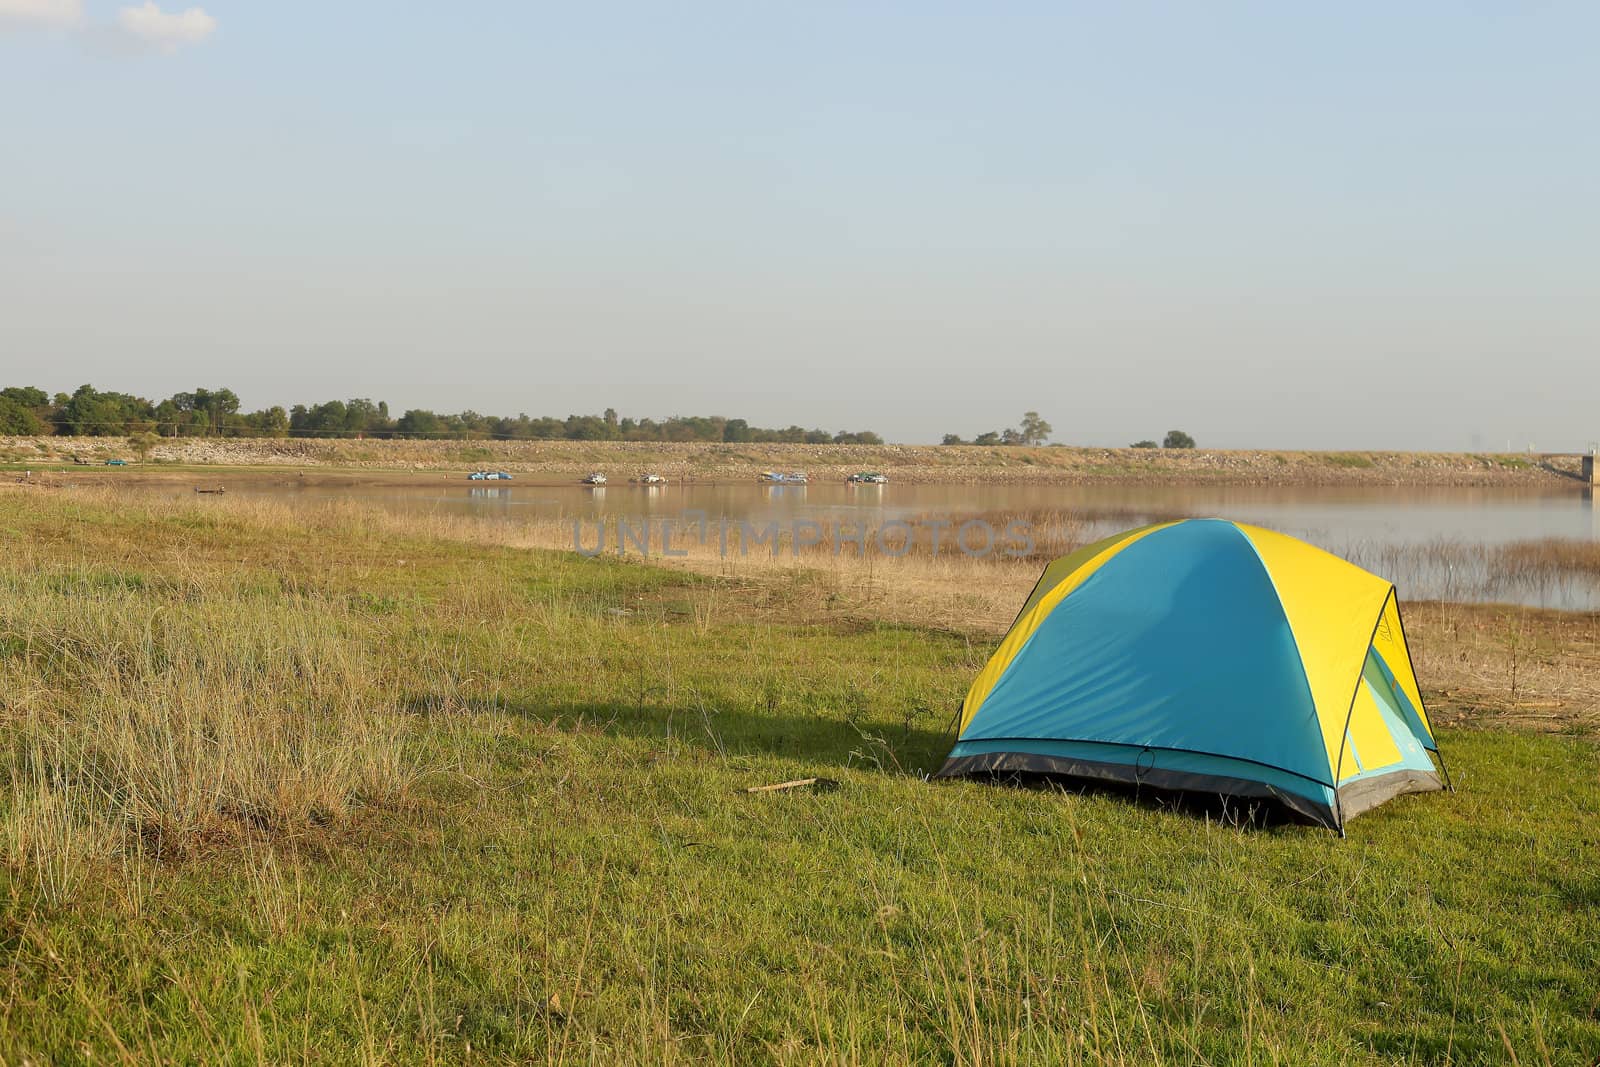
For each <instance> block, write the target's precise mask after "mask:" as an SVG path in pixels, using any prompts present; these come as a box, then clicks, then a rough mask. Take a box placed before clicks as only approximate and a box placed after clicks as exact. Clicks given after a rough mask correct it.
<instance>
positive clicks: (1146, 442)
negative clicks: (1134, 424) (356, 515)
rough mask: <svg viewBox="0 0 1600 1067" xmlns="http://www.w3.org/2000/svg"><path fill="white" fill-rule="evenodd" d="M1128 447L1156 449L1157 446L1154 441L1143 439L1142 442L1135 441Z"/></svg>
mask: <svg viewBox="0 0 1600 1067" xmlns="http://www.w3.org/2000/svg"><path fill="white" fill-rule="evenodd" d="M1128 447H1129V448H1157V447H1159V446H1158V445H1157V444H1156V443H1155V442H1154V441H1152V440H1150V439H1149V438H1145V439H1144V440H1143V441H1135V442H1134V443H1133V444H1131V445H1129V446H1128Z"/></svg>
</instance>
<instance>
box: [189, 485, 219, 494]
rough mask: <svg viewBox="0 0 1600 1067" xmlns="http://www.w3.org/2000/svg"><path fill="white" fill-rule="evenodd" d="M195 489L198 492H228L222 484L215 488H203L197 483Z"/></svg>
mask: <svg viewBox="0 0 1600 1067" xmlns="http://www.w3.org/2000/svg"><path fill="white" fill-rule="evenodd" d="M194 491H195V492H197V493H211V494H217V493H226V492H227V490H226V489H224V488H222V486H220V485H219V486H217V487H216V488H215V489H202V488H200V487H199V486H198V485H197V486H195V487H194Z"/></svg>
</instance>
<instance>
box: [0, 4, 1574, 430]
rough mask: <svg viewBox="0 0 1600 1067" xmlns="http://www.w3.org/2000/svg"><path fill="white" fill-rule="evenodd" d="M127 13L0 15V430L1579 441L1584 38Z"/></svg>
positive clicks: (955, 16) (1402, 30)
mask: <svg viewBox="0 0 1600 1067" xmlns="http://www.w3.org/2000/svg"><path fill="white" fill-rule="evenodd" d="M132 6H133V5H131V4H123V3H115V2H114V3H99V2H97V0H85V3H84V4H83V6H82V9H81V12H79V13H78V14H77V15H76V16H74V13H73V9H74V7H75V5H74V4H73V3H72V2H71V0H0V380H3V382H4V383H5V384H12V383H19V384H20V383H31V384H38V385H40V386H42V387H44V388H47V389H51V390H57V389H70V388H72V387H75V386H76V385H78V384H81V383H82V382H85V381H92V382H93V383H95V384H96V385H99V386H101V387H104V388H120V389H126V390H129V391H135V392H140V393H143V394H146V395H152V396H156V395H166V394H168V393H171V392H173V391H175V390H178V389H187V388H192V387H194V386H196V385H207V386H213V385H228V386H231V387H233V388H234V389H236V390H238V391H239V392H240V393H241V395H242V396H243V399H244V401H245V403H246V405H247V406H249V407H260V406H265V405H268V404H273V403H292V402H295V401H298V400H305V399H331V398H336V397H337V398H342V397H347V396H351V395H358V396H371V397H373V398H375V399H387V400H388V401H389V403H390V405H391V406H392V407H394V408H395V409H397V410H398V409H402V408H405V407H411V406H425V407H433V408H436V409H439V410H457V409H461V408H468V407H470V408H473V409H476V410H479V411H486V412H492V413H496V414H499V413H515V412H518V411H527V412H529V413H530V414H555V415H565V414H567V413H569V412H587V411H598V410H599V409H601V408H603V407H606V406H608V405H611V406H615V407H617V408H619V409H621V410H622V411H623V412H624V413H626V414H635V415H646V414H648V415H669V414H674V413H681V414H690V413H694V414H715V413H721V414H727V415H741V416H744V417H746V418H749V419H750V420H751V421H753V422H757V423H761V424H788V423H791V422H801V423H805V424H807V425H822V426H825V427H828V428H831V429H839V428H859V427H872V428H876V429H878V430H880V431H881V432H884V433H885V434H886V435H888V436H890V437H891V438H895V439H900V440H906V441H926V440H936V439H937V438H938V436H939V435H940V434H942V433H944V432H946V431H958V432H961V433H963V434H972V433H976V432H978V431H981V430H984V429H990V428H997V427H1000V426H1003V425H1009V424H1013V423H1014V422H1015V421H1016V419H1017V417H1018V415H1019V414H1020V413H1021V412H1022V411H1023V410H1024V409H1037V410H1039V411H1040V412H1042V413H1043V414H1044V415H1045V416H1046V417H1047V418H1048V419H1049V420H1050V421H1051V422H1052V423H1053V424H1054V425H1055V427H1056V431H1057V432H1056V437H1057V439H1060V440H1066V441H1069V442H1074V443H1096V444H1126V443H1127V442H1129V441H1132V440H1135V439H1136V438H1141V437H1157V438H1159V437H1160V436H1161V434H1162V433H1163V432H1164V431H1165V430H1167V429H1169V428H1172V427H1182V428H1185V429H1187V430H1189V431H1190V432H1191V433H1193V434H1194V435H1195V436H1196V437H1197V438H1199V439H1200V441H1201V443H1202V445H1205V444H1212V445H1217V446H1237V447H1255V446H1262V447H1267V446H1286V447H1296V446H1299V447H1349V448H1378V447H1438V448H1469V447H1494V448H1501V447H1504V446H1505V445H1506V443H1507V441H1508V440H1510V442H1511V443H1512V444H1513V445H1514V446H1515V447H1526V445H1527V444H1529V443H1535V444H1537V445H1538V446H1539V447H1540V448H1556V447H1577V446H1580V445H1582V444H1584V443H1585V442H1587V441H1589V440H1591V439H1595V438H1600V369H1597V368H1600V192H1597V190H1600V121H1597V119H1600V114H1597V110H1600V109H1597V105H1600V62H1596V43H1597V42H1600V6H1597V5H1594V4H1591V3H1582V4H1577V3H1575V4H1487V3H1477V4H1475V3H1449V4H1445V3H1439V4H1427V3H1408V4H1388V3H1383V4H1379V3H1371V4H1360V3H1356V4H1339V5H1307V4H1269V3H1260V4H1248V5H1246V4H1225V3H1205V4H1194V3H1171V4H1138V3H1128V4H1122V3H1116V4H1112V3H1105V4H1096V5H1079V4H1061V3H1049V4H1045V3H1038V4H1034V3H1028V4H1009V5H979V4H937V3H915V4H912V3H905V4H873V5H867V4H826V3H812V4H790V5H786V6H780V5H767V4H760V5H757V4H748V3H727V4H711V3H690V2H685V3H675V4H659V3H653V4H639V5H631V4H615V5H586V4H534V3H503V4H409V3H376V2H357V0H340V2H337V3H303V2H298V0H271V2H261V0H256V2H253V3H238V2H229V0H206V2H205V3H204V4H203V5H202V10H198V11H193V12H191V13H190V16H189V21H187V22H179V21H177V20H176V19H173V20H164V19H162V18H161V16H162V15H174V16H177V15H179V14H180V13H181V10H182V9H180V7H179V6H176V5H172V4H166V5H165V6H164V10H161V9H155V8H148V7H147V8H145V9H143V12H142V17H143V21H141V20H140V19H141V12H138V11H135V12H131V13H128V14H126V15H124V13H123V12H122V9H123V8H125V7H132ZM130 20H131V21H130Z"/></svg>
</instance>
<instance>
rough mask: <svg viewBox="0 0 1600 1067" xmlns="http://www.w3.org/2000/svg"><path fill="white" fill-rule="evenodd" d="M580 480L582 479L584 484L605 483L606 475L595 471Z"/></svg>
mask: <svg viewBox="0 0 1600 1067" xmlns="http://www.w3.org/2000/svg"><path fill="white" fill-rule="evenodd" d="M582 481H583V484H584V485H605V484H606V476H605V475H604V474H601V473H600V472H599V471H595V472H594V473H593V474H591V475H589V477H587V478H584V479H583V480H582Z"/></svg>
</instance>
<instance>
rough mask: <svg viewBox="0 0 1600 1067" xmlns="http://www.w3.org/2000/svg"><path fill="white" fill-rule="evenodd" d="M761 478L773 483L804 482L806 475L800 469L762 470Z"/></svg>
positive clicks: (799, 483)
mask: <svg viewBox="0 0 1600 1067" xmlns="http://www.w3.org/2000/svg"><path fill="white" fill-rule="evenodd" d="M761 480H762V481H763V482H768V483H771V484H773V485H805V484H806V476H805V473H804V472H802V471H787V472H786V471H762V472H761Z"/></svg>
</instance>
